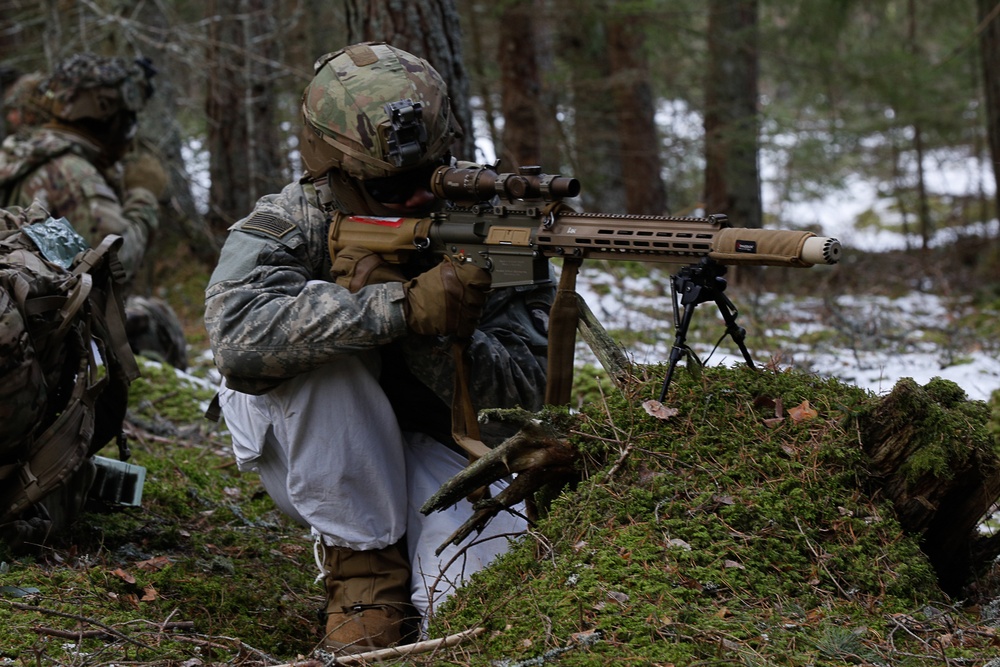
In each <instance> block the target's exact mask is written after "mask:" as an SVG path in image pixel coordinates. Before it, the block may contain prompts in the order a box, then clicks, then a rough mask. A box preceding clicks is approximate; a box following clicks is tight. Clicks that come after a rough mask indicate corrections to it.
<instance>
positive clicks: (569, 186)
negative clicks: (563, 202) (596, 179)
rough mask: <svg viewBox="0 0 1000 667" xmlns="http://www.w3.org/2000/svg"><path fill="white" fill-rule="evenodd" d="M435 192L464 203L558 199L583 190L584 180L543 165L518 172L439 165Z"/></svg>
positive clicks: (435, 174) (433, 183)
mask: <svg viewBox="0 0 1000 667" xmlns="http://www.w3.org/2000/svg"><path fill="white" fill-rule="evenodd" d="M431 192H433V193H434V196H436V197H438V198H440V199H448V200H451V201H455V202H463V203H479V202H486V201H489V200H491V199H493V197H500V198H501V199H506V200H508V201H513V200H515V199H537V200H542V201H557V200H559V199H562V198H563V197H575V196H577V195H578V194H580V181H578V180H576V179H575V178H570V177H568V176H559V175H558V174H556V175H550V174H543V173H541V169H540V168H539V167H521V168H520V169H519V170H518V173H516V174H512V173H508V174H498V173H497V172H495V171H493V170H492V169H490V168H489V167H474V168H471V169H457V168H455V167H438V168H437V170H435V172H434V175H433V176H431Z"/></svg>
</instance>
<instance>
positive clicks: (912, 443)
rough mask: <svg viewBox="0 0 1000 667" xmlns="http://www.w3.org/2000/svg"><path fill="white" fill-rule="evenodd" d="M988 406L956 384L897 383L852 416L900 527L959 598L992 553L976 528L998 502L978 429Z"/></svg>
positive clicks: (988, 451) (990, 459)
mask: <svg viewBox="0 0 1000 667" xmlns="http://www.w3.org/2000/svg"><path fill="white" fill-rule="evenodd" d="M988 419H989V409H988V407H987V406H986V404H985V403H984V402H982V401H970V400H968V398H967V397H966V395H965V392H964V391H963V390H962V389H961V388H960V387H958V385H956V384H954V383H952V382H949V381H947V380H942V379H940V378H936V379H934V380H932V381H931V382H929V383H927V384H926V385H925V386H923V387H921V386H919V385H918V384H917V383H916V382H914V381H913V380H911V379H909V378H906V379H903V380H900V381H899V382H898V383H897V384H896V386H895V387H894V388H893V390H892V391H891V392H890V393H889V394H888V395H886V396H885V398H883V399H882V400H881V401H880V402H879V403H878V404H876V405H875V406H874V407H873V408H872V409H870V410H869V411H867V412H866V413H864V414H862V415H859V422H858V423H859V429H860V436H861V444H862V446H863V448H864V451H865V453H866V454H867V455H868V457H869V469H870V471H871V473H872V474H873V475H874V476H875V477H876V479H878V481H879V488H880V491H881V493H883V494H885V496H886V497H888V498H889V499H890V500H891V501H892V503H893V506H894V508H895V510H896V515H897V517H898V519H899V522H900V524H901V525H902V527H903V528H904V530H906V531H907V532H910V533H915V534H918V535H920V536H921V546H922V548H923V551H924V553H926V554H927V556H928V558H929V559H930V561H931V563H932V564H933V566H934V568H935V570H936V571H937V574H938V579H939V580H940V582H941V587H942V588H943V589H944V590H945V591H946V592H947V593H949V594H950V595H960V594H961V589H962V587H963V586H964V585H965V584H966V583H967V582H968V581H969V579H970V578H971V577H972V576H973V575H974V574H975V573H976V571H978V570H979V569H981V568H982V567H983V566H984V565H988V564H989V563H990V562H991V561H992V559H993V557H994V556H996V555H997V547H994V552H993V553H989V551H990V549H989V548H984V547H983V546H982V544H983V538H982V536H981V535H980V533H979V531H978V526H979V525H980V523H981V522H982V521H983V519H984V517H985V515H986V514H987V513H988V512H989V511H990V508H991V507H992V506H993V504H994V503H995V501H996V500H997V498H998V497H1000V457H998V455H997V451H996V444H995V441H994V439H993V437H992V436H991V435H990V434H989V433H988V432H987V430H986V428H985V425H986V423H987V421H988Z"/></svg>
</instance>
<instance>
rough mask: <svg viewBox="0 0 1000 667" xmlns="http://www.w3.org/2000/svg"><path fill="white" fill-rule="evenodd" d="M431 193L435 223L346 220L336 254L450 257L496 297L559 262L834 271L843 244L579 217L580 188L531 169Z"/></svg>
mask: <svg viewBox="0 0 1000 667" xmlns="http://www.w3.org/2000/svg"><path fill="white" fill-rule="evenodd" d="M431 190H432V191H433V192H434V194H435V195H436V196H437V197H439V198H442V199H445V200H447V205H446V206H445V208H444V210H442V211H440V212H437V213H434V214H433V215H432V216H431V217H428V218H391V217H373V216H340V217H339V218H338V219H337V220H335V221H334V223H333V225H332V226H331V229H330V237H329V240H330V250H331V254H333V255H336V253H337V251H338V250H341V249H343V248H347V247H362V248H367V249H368V250H371V251H373V252H377V253H379V254H380V255H382V256H383V257H384V258H385V259H386V261H389V262H393V263H400V264H402V263H407V262H410V261H412V260H415V259H419V258H423V259H425V260H440V258H441V256H443V255H445V254H448V255H453V256H457V257H461V258H464V259H465V260H467V261H471V262H473V263H475V264H477V265H479V266H481V267H482V268H484V269H486V270H487V271H489V272H490V273H491V274H492V277H493V286H494V287H510V286H516V285H530V284H538V283H545V282H548V281H549V280H550V277H549V270H548V260H549V259H550V258H553V257H570V258H578V259H610V260H631V261H640V262H658V263H670V264H697V263H698V262H700V261H701V260H702V259H703V258H705V257H707V258H709V259H711V260H714V261H715V262H718V263H720V264H728V265H740V264H742V265H764V266H791V267H802V268H808V267H811V266H814V265H815V264H836V263H837V262H838V261H839V260H840V252H841V247H840V242H839V241H838V240H837V239H834V238H830V237H821V236H817V235H815V234H813V233H812V232H805V231H790V230H769V229H745V228H734V227H730V226H729V223H728V220H727V219H726V216H724V215H709V216H707V217H680V216H655V215H627V214H608V213H582V212H578V211H575V210H574V209H572V208H571V207H570V206H568V205H567V204H565V203H564V202H563V201H562V200H563V198H564V197H572V196H576V195H577V194H579V183H578V182H577V181H576V179H572V178H566V177H562V176H549V175H545V174H540V173H538V172H537V170H535V169H534V168H530V167H529V168H527V169H522V170H521V172H520V173H518V174H498V173H496V172H494V171H493V170H491V169H490V168H488V167H477V168H474V169H457V168H454V167H440V168H439V169H438V170H437V171H436V172H435V173H434V176H433V178H432V181H431Z"/></svg>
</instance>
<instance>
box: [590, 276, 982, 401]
mask: <svg viewBox="0 0 1000 667" xmlns="http://www.w3.org/2000/svg"><path fill="white" fill-rule="evenodd" d="M658 282H659V283H663V282H665V285H657V284H656V283H658ZM664 289H665V290H666V291H665V293H664V292H663V290H664ZM577 291H578V292H579V293H580V295H581V296H582V297H583V298H584V300H586V302H587V304H588V306H590V309H591V310H592V311H593V312H594V314H595V315H596V317H597V319H598V320H599V321H600V322H601V324H602V325H603V326H604V327H605V328H606V329H608V330H609V332H610V333H611V335H612V337H613V338H614V339H615V340H617V341H620V340H621V338H622V337H624V336H628V337H629V339H632V338H636V337H637V338H639V340H630V341H629V342H628V343H627V344H624V345H623V347H624V348H625V352H626V354H627V355H628V356H629V358H630V359H632V360H633V361H634V362H636V363H639V364H656V363H660V362H662V363H667V361H668V360H669V356H670V349H671V347H672V346H673V343H674V337H675V330H674V328H673V326H674V325H673V322H674V316H673V305H672V301H671V295H670V290H669V278H666V277H663V278H655V277H654V278H653V279H649V278H644V279H635V278H624V279H622V278H617V277H615V276H613V275H611V274H609V273H608V272H605V271H602V270H600V269H597V268H588V267H587V266H586V265H584V269H583V271H582V272H581V276H580V280H579V284H578V290H577ZM731 291H732V290H730V291H729V292H731ZM729 292H727V296H728V297H729V298H730V299H732V301H733V303H734V305H735V306H736V308H737V309H738V310H739V312H740V315H739V316H738V318H737V322H738V323H739V324H740V325H741V326H744V327H746V329H747V332H748V333H747V338H746V341H745V344H746V347H747V349H748V350H749V352H750V355H751V357H752V358H753V360H754V362H755V363H756V364H758V365H762V364H767V363H769V362H771V361H772V360H774V361H775V362H776V363H777V365H778V366H779V367H781V368H797V369H800V370H804V371H807V372H814V373H817V374H818V375H821V376H823V377H834V378H837V379H839V380H842V381H844V382H847V383H850V384H854V385H857V386H860V387H863V388H865V389H869V390H870V391H872V392H874V393H876V394H885V393H887V392H888V391H890V390H891V389H892V388H893V386H895V384H896V382H898V381H899V380H900V379H902V378H904V377H909V378H912V379H913V380H915V381H916V382H917V383H919V384H926V383H927V382H928V381H930V380H931V379H932V378H935V377H941V378H944V379H947V380H951V381H953V382H955V383H956V384H958V385H959V386H960V387H962V388H963V389H964V390H965V392H966V394H968V396H969V398H971V399H977V400H987V399H988V398H989V397H990V394H991V393H992V392H993V391H995V390H1000V341H976V340H973V339H971V338H968V336H965V337H964V338H963V336H962V335H960V333H958V332H954V333H951V332H949V329H948V327H949V323H950V322H952V321H954V319H955V316H956V315H957V314H958V311H957V310H956V308H957V306H956V305H955V304H951V303H949V302H947V301H946V300H945V299H943V298H942V297H940V296H938V295H935V294H929V293H922V292H912V293H910V294H908V295H906V296H905V297H901V298H895V299H890V298H888V297H884V296H864V295H839V296H835V297H831V298H828V299H826V300H824V299H822V298H819V297H814V298H808V299H804V298H797V299H788V298H779V297H778V296H776V295H773V294H765V295H762V296H759V297H756V298H754V299H753V302H752V303H751V302H741V298H743V297H741V296H739V295H737V294H735V293H729ZM769 323H771V324H769ZM773 323H780V324H781V326H780V328H778V327H775V326H774V325H773ZM759 326H763V327H764V328H763V329H758V328H757V327H759ZM824 330H828V331H829V330H834V331H835V333H834V334H833V335H832V336H831V335H826V336H824V335H822V332H823V331H824ZM724 331H725V325H724V323H723V321H722V319H721V316H720V315H719V313H718V309H717V307H716V306H715V304H713V303H706V304H701V305H699V306H697V307H696V309H695V313H694V316H693V318H692V322H691V326H690V328H689V331H688V341H687V342H688V344H689V345H690V346H691V348H692V349H694V351H695V352H696V354H697V355H698V357H699V358H700V359H701V360H702V361H703V362H705V363H706V364H707V365H713V366H714V365H725V366H730V365H734V364H740V363H743V357H742V355H741V354H740V352H739V350H738V348H737V347H736V345H735V344H733V342H732V340H731V339H730V338H728V337H726V338H725V339H724V340H723V341H722V343H721V344H720V345H719V348H718V349H717V350H715V351H714V352H713V347H714V346H715V344H716V341H718V340H719V338H720V337H721V336H722V335H723V333H724ZM640 332H641V333H640ZM637 334H638V335H637ZM934 334H937V335H936V336H935V335H934ZM942 338H943V339H944V340H945V341H946V342H947V345H945V346H942V345H941V340H942ZM577 362H578V363H592V364H594V365H597V364H598V362H597V359H596V357H595V356H594V355H593V353H592V352H591V351H590V350H589V348H588V347H587V346H586V344H585V343H583V342H580V341H578V344H577ZM684 363H686V362H685V361H682V362H681V364H684Z"/></svg>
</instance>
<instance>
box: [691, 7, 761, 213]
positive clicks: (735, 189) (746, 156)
mask: <svg viewBox="0 0 1000 667" xmlns="http://www.w3.org/2000/svg"><path fill="white" fill-rule="evenodd" d="M708 6H709V10H708V11H709V18H708V61H709V63H708V76H707V77H706V81H705V209H706V212H707V213H723V214H725V215H728V216H729V219H730V222H731V223H732V224H733V225H734V226H737V227H760V226H761V222H762V217H763V216H762V211H761V201H760V177H759V173H758V170H757V140H758V137H757V85H758V84H757V58H758V52H757V0H710V2H709V3H708Z"/></svg>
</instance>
